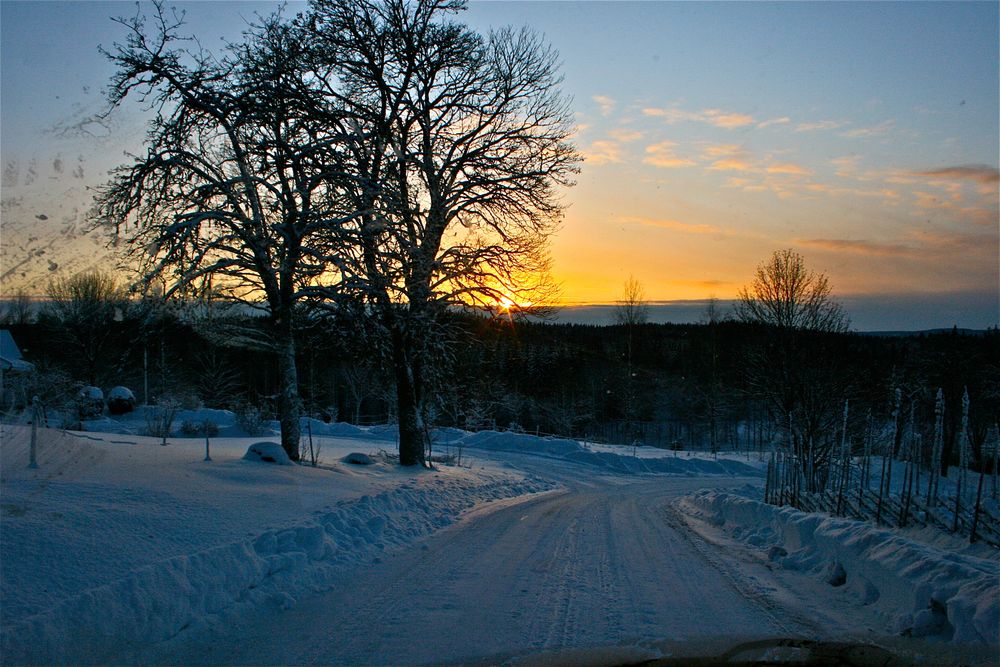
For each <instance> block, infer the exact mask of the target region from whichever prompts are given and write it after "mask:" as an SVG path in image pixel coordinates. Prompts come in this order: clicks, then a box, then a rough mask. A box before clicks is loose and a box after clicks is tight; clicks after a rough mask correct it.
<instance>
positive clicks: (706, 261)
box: [0, 0, 1000, 328]
mask: <svg viewBox="0 0 1000 667" xmlns="http://www.w3.org/2000/svg"><path fill="white" fill-rule="evenodd" d="M174 4H175V5H176V6H177V7H179V8H183V9H185V10H186V11H187V14H188V18H189V25H190V30H191V32H193V33H194V34H197V35H198V36H199V38H200V39H201V40H202V42H203V43H204V44H205V45H206V46H213V45H215V44H218V43H219V42H220V37H221V36H223V35H225V36H228V37H236V36H238V34H239V31H240V30H241V28H242V25H243V20H244V19H243V17H250V16H252V14H253V12H254V11H261V12H267V11H269V10H270V8H271V7H273V6H275V5H274V3H269V2H259V3H252V2H251V3H247V2H180V3H174ZM301 6H302V5H300V4H296V3H290V5H289V8H290V10H291V11H295V10H297V9H298V8H299V7H301ZM998 6H1000V5H998V3H963V2H950V3H901V2H893V3H832V2H831V3H818V2H816V3H812V2H810V3H756V2H747V3H701V2H691V3H666V2H476V3H472V5H471V6H470V9H469V11H467V12H465V14H464V15H463V20H465V21H466V22H469V23H470V24H472V25H473V26H475V27H477V28H480V29H483V30H487V29H488V28H489V27H490V26H500V25H508V24H514V25H521V24H526V25H529V26H531V27H533V28H535V29H537V30H539V31H541V32H542V33H544V34H545V36H546V37H547V38H548V40H549V41H550V42H551V43H552V44H553V46H554V47H555V48H556V49H557V50H558V51H559V52H560V55H561V58H562V61H563V72H564V74H565V81H564V84H563V88H564V91H565V92H566V93H567V94H568V95H570V96H572V98H573V100H574V102H573V108H574V110H575V112H576V114H577V122H578V134H577V142H578V145H579V147H580V149H581V150H582V152H583V153H584V154H585V155H586V157H587V161H586V162H585V163H584V166H583V171H582V173H581V174H580V175H579V177H578V179H577V180H578V184H577V186H576V187H575V188H573V189H572V190H570V191H568V192H567V194H566V201H567V204H568V205H569V208H568V211H567V215H566V220H565V222H564V225H563V228H562V231H561V232H560V233H559V234H558V235H557V236H556V237H555V238H554V242H553V258H554V273H555V275H556V278H557V279H558V280H560V281H561V282H562V285H563V298H564V300H565V301H566V302H570V303H600V302H609V301H613V300H614V299H615V298H617V297H618V296H619V295H620V293H621V291H622V285H623V283H624V282H625V280H626V279H628V277H629V276H630V275H632V276H634V277H635V278H636V279H638V280H639V281H640V283H642V285H643V287H644V289H645V292H646V295H647V296H648V297H649V298H650V299H653V300H662V301H670V300H681V299H704V298H707V297H709V296H717V297H719V298H721V299H728V298H732V297H733V296H734V295H735V293H736V290H737V289H738V288H739V287H740V286H741V285H742V284H744V283H745V282H747V281H748V280H749V278H750V276H751V274H752V272H753V269H754V266H755V265H756V264H757V263H758V262H759V261H761V260H763V259H764V258H766V257H767V256H768V255H769V254H770V253H771V252H772V251H773V250H775V249H778V248H783V247H793V248H795V249H796V250H798V251H799V252H801V253H802V254H803V255H804V256H805V257H806V260H807V262H808V264H809V265H810V266H811V267H813V268H815V269H817V270H820V271H823V272H825V273H827V274H828V275H829V277H830V280H831V283H832V284H833V287H834V290H835V291H836V292H837V293H838V294H840V295H842V296H843V297H844V299H845V300H846V301H849V302H850V303H856V304H857V303H863V302H864V299H870V300H871V303H876V302H878V303H890V304H891V303H898V304H900V305H899V308H892V309H890V308H888V307H887V308H886V312H887V316H886V317H887V319H886V321H885V322H883V323H879V322H874V323H873V324H872V325H871V326H868V325H866V326H867V328H892V326H893V322H899V323H900V326H903V325H904V322H905V326H907V327H921V326H928V327H929V326H950V325H952V324H959V325H960V326H975V327H981V326H989V325H992V324H996V323H997V321H998V320H1000V316H998V310H1000V304H998V292H1000V287H998V282H1000V275H998V264H1000V259H998V255H1000V245H998V244H1000V241H998V226H1000V222H998V217H1000V213H998V206H1000V204H998V199H1000V196H998V172H997V166H998V146H1000V133H998V124H1000V122H998V118H1000V102H998V100H1000V91H998V81H1000V72H998V40H1000V37H998V25H1000V17H998ZM132 12H134V5H133V4H132V3H125V2H121V3H99V2H78V3H56V2H11V1H9V0H3V1H2V2H0V30H2V41H0V48H2V54H0V55H2V57H0V67H2V71H0V75H2V76H0V81H2V96H0V110H2V120H3V123H2V152H3V161H4V168H5V173H4V192H3V197H4V201H5V207H4V218H5V221H4V230H3V231H4V236H5V241H6V242H5V243H4V244H3V248H2V252H3V256H2V259H3V267H4V268H2V269H0V280H2V281H3V282H4V284H5V290H6V289H9V286H12V285H14V284H16V283H17V281H18V280H21V281H25V280H29V281H33V282H35V283H36V284H37V279H36V278H35V276H36V272H38V271H40V272H41V275H47V274H48V273H52V272H59V271H68V270H73V269H77V268H81V267H84V266H85V263H86V262H85V261H84V260H85V259H87V258H94V257H96V256H97V245H96V244H95V243H94V242H93V241H91V240H88V239H86V238H84V237H83V236H82V235H80V236H78V237H77V236H74V237H73V238H74V239H75V240H74V242H73V243H74V244H75V245H70V246H69V249H70V250H72V249H73V248H74V247H76V248H78V249H79V250H80V252H79V253H78V255H79V256H78V257H72V252H69V251H67V250H66V249H61V248H60V247H57V246H59V244H58V243H55V242H53V243H50V244H49V246H48V251H47V254H45V255H44V256H42V257H41V259H40V257H39V256H36V255H32V253H33V252H37V244H38V243H39V242H38V241H35V242H33V243H34V245H32V244H29V243H27V242H26V241H25V240H24V237H26V235H28V236H35V237H44V235H45V234H49V233H52V234H60V233H62V231H65V230H67V229H69V230H71V233H72V234H79V227H80V226H81V224H82V222H83V217H84V216H85V200H86V191H85V189H84V188H85V186H87V185H92V184H95V183H96V182H99V181H100V177H101V176H102V174H103V173H104V172H105V171H106V170H107V169H108V168H110V167H111V166H113V165H114V164H116V163H117V162H120V161H121V159H122V151H123V150H125V149H130V150H136V149H137V148H138V147H139V145H140V144H141V137H142V125H141V117H140V115H139V114H138V113H136V112H135V110H134V109H126V110H125V111H124V112H123V113H119V114H117V115H116V116H115V117H113V118H112V119H111V120H110V122H109V123H108V124H107V127H102V126H97V125H94V124H92V123H88V119H90V118H91V117H92V115H93V114H94V113H95V112H96V111H98V110H100V108H101V95H100V89H101V88H102V87H103V86H104V85H105V84H106V83H107V81H108V78H109V77H110V74H111V70H110V68H109V67H108V65H107V64H106V63H105V62H104V61H103V59H102V58H101V57H100V55H99V54H98V53H97V51H96V47H97V44H98V43H103V44H104V45H105V46H108V45H110V43H111V42H113V41H114V40H115V39H119V38H120V37H121V29H120V27H119V26H115V24H113V23H112V22H111V21H109V19H108V17H109V16H111V15H117V14H129V13H132ZM12 162H14V163H15V164H14V166H15V167H16V169H14V170H11V168H10V167H11V163H12ZM32 165H34V166H32ZM57 165H58V166H59V168H58V169H57V168H56V167H57ZM78 167H79V168H80V172H82V173H83V176H82V177H76V176H74V173H78V172H77V171H76V170H77V168H78ZM15 172H16V173H15ZM31 173H34V174H35V177H34V178H30V177H29V175H30V174H31ZM27 181H30V182H27ZM43 186H44V187H43ZM76 200H79V201H76ZM71 201H75V203H67V202H71ZM81 202H83V203H81ZM39 215H45V216H46V220H44V221H43V220H40V219H39V218H38V216H39ZM43 222H44V223H46V224H41V223H43ZM48 227H52V228H53V229H52V230H48V229H47V228H48ZM60 230H62V231H60ZM32 248H35V250H32ZM60 253H61V255H60V257H59V259H58V261H56V260H53V259H52V258H53V257H55V256H56V255H57V254H60ZM25 257H27V259H25ZM42 260H44V261H42ZM46 262H48V263H46ZM53 263H55V264H57V265H58V266H57V267H56V268H55V269H53V268H52V264H53ZM10 267H15V268H10ZM21 274H23V276H22V275H21ZM894 295H899V298H898V299H895V297H894ZM921 295H923V296H924V297H925V298H923V300H921ZM948 295H954V299H952V300H951V301H952V302H954V303H961V304H964V305H963V308H962V310H961V312H960V313H959V314H958V315H956V313H955V312H954V310H949V311H948V312H944V311H945V309H943V308H941V307H940V304H942V303H947V302H949V296H948ZM858 299H861V301H860V302H859V301H858ZM894 299H895V301H894ZM921 303H923V304H924V307H923V308H921V306H920V304H921ZM904 306H905V309H908V310H907V312H909V313H910V314H911V315H912V317H903V316H902V315H900V314H899V311H900V309H901V308H904ZM858 309H859V311H860V310H861V306H858ZM870 310H871V309H870V308H869V309H867V310H865V312H870ZM936 318H940V319H936ZM865 319H866V321H868V320H869V319H870V318H869V317H868V316H867V315H866V317H865ZM876 319H877V318H876Z"/></svg>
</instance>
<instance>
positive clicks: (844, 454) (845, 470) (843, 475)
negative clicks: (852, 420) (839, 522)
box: [837, 400, 851, 516]
mask: <svg viewBox="0 0 1000 667" xmlns="http://www.w3.org/2000/svg"><path fill="white" fill-rule="evenodd" d="M848 409H849V402H848V401H847V400H845V401H844V423H843V427H842V432H841V436H840V483H839V484H838V488H837V514H838V515H839V516H843V515H844V493H845V492H846V491H847V485H848V483H849V482H850V476H851V452H850V447H849V445H848V440H847V416H848Z"/></svg>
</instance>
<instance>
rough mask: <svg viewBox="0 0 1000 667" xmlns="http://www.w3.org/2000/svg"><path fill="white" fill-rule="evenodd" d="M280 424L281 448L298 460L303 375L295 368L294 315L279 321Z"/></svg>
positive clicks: (288, 314)
mask: <svg viewBox="0 0 1000 667" xmlns="http://www.w3.org/2000/svg"><path fill="white" fill-rule="evenodd" d="M276 324H277V329H278V331H277V334H278V421H279V422H280V424H281V447H282V448H283V449H284V450H285V453H286V454H288V458H290V459H291V460H293V461H298V460H299V458H300V456H299V439H300V438H301V436H302V426H301V424H300V423H299V419H300V417H301V414H302V403H301V401H300V400H299V374H298V369H297V368H296V366H295V335H294V329H293V327H292V318H291V313H290V312H289V313H285V314H284V315H283V316H282V317H280V318H279V319H278V321H277V322H276Z"/></svg>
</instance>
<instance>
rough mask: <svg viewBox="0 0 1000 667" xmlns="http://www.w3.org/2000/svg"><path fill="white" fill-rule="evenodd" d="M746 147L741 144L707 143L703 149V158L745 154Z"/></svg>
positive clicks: (709, 158)
mask: <svg viewBox="0 0 1000 667" xmlns="http://www.w3.org/2000/svg"><path fill="white" fill-rule="evenodd" d="M745 154H746V149H745V148H744V147H743V146H740V145H739V144H705V145H703V146H702V149H701V157H702V159H703V160H711V159H716V158H720V157H734V156H738V155H741V156H743V155H745Z"/></svg>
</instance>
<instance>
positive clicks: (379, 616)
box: [156, 460, 815, 665]
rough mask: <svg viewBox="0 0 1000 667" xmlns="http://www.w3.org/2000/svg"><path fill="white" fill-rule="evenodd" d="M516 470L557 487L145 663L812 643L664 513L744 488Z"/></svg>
mask: <svg viewBox="0 0 1000 667" xmlns="http://www.w3.org/2000/svg"><path fill="white" fill-rule="evenodd" d="M522 465H524V467H526V468H531V469H532V470H531V471H532V472H536V473H542V474H546V476H549V477H552V476H553V472H555V473H556V476H558V477H560V478H561V479H559V481H560V482H562V483H563V484H564V485H565V486H567V487H568V488H567V491H566V492H563V493H555V494H546V495H543V496H540V497H536V498H533V499H531V500H529V501H527V502H523V503H520V504H515V505H508V506H506V507H502V508H501V509H498V510H495V511H492V512H490V513H486V514H482V515H480V516H477V517H474V518H471V519H469V520H466V521H463V522H460V523H459V524H456V525H454V526H452V527H450V528H448V529H446V530H444V531H441V532H440V533H438V534H436V535H435V536H433V537H431V538H429V539H428V540H426V541H424V542H422V543H421V544H420V545H419V546H417V547H415V548H414V549H412V550H410V551H406V552H403V553H401V554H396V555H392V556H387V557H385V558H384V559H382V560H381V562H375V563H373V564H371V565H369V566H367V567H363V568H358V570H357V571H356V572H354V573H352V574H351V576H350V577H349V578H345V580H344V581H342V582H340V583H339V584H337V585H336V586H335V587H334V588H333V589H332V590H329V591H328V592H325V593H322V594H319V595H317V596H314V597H312V598H305V599H301V600H299V601H298V603H297V604H296V605H295V606H293V607H292V608H291V609H288V610H285V611H278V610H275V609H271V610H266V611H262V612H261V613H259V614H258V615H257V616H255V617H249V618H244V619H241V620H240V621H239V622H237V623H235V624H233V623H230V624H229V625H228V626H227V627H226V628H225V629H224V630H221V629H219V628H215V629H213V630H212V631H211V632H210V633H206V632H201V633H199V635H196V636H192V637H183V636H181V637H178V638H177V640H175V641H174V642H170V643H168V645H167V646H164V647H162V648H163V649H164V652H163V653H161V654H160V655H158V656H156V659H157V661H158V662H164V661H169V662H175V663H178V664H219V663H226V664H334V663H335V664H345V663H346V664H380V665H384V664H399V663H406V664H416V663H430V662H433V663H442V662H445V663H447V662H469V661H476V660H479V659H482V660H486V661H494V660H496V659H498V658H503V657H505V656H513V655H519V654H538V653H542V652H558V651H565V650H567V649H574V648H586V647H597V646H639V645H651V644H653V643H656V642H663V641H680V642H692V641H694V642H698V641H705V642H706V644H707V645H710V646H711V645H716V644H717V643H719V642H721V644H718V645H727V644H731V643H733V642H734V640H735V639H739V638H759V637H762V636H788V635H790V634H814V633H815V631H814V630H813V629H811V628H809V627H808V626H803V625H802V624H801V622H800V621H796V620H794V618H792V615H791V614H788V613H786V612H784V611H783V610H781V609H779V608H776V607H775V605H774V604H773V602H771V601H770V600H768V599H767V598H765V597H764V596H763V595H761V594H758V593H757V592H756V591H755V590H753V587H751V586H748V585H746V582H745V581H742V580H741V576H740V575H737V574H736V573H735V571H732V570H728V569H727V567H726V565H725V564H724V563H723V562H722V561H721V560H720V559H718V558H717V557H715V556H714V555H713V553H714V552H713V550H712V549H711V548H709V547H707V546H706V545H705V544H704V543H703V542H701V538H699V537H697V535H696V534H694V533H693V532H691V531H690V530H689V529H687V528H686V527H685V526H684V525H683V522H682V521H679V520H678V519H677V518H676V517H675V516H674V515H673V514H672V512H671V510H670V501H671V500H672V499H673V498H675V497H676V496H678V495H680V494H684V493H689V492H691V491H692V490H695V489H698V488H702V487H704V486H725V485H737V484H740V483H743V482H745V481H746V480H726V479H719V478H716V479H713V480H708V479H691V478H683V477H659V478H649V477H645V478H640V479H635V478H632V479H631V480H629V479H627V478H622V477H595V476H593V474H592V473H591V474H589V475H575V474H573V471H572V468H573V467H574V466H567V467H566V468H563V469H562V470H561V471H554V470H553V469H552V468H551V467H547V464H546V463H545V462H542V461H528V460H525V461H524V462H523V463H522ZM560 468H561V466H560ZM171 644H172V645H171Z"/></svg>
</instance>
